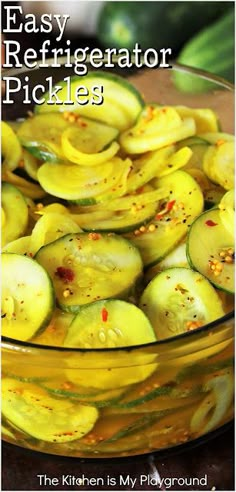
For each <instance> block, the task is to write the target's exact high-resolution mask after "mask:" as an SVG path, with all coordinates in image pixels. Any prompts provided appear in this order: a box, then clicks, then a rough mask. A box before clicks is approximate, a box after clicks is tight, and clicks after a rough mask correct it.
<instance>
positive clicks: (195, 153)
mask: <svg viewBox="0 0 236 492" xmlns="http://www.w3.org/2000/svg"><path fill="white" fill-rule="evenodd" d="M209 145H210V144H209V143H208V142H207V141H206V140H204V139H203V138H200V137H197V136H196V137H190V138H186V139H185V140H181V141H180V142H179V143H178V144H177V148H180V149H182V148H183V147H189V148H190V149H191V151H192V156H191V157H190V159H189V161H188V162H187V164H186V165H185V166H184V170H185V169H189V168H195V167H196V168H198V169H199V168H200V169H201V168H202V163H203V156H204V155H205V152H206V151H207V149H208V147H209Z"/></svg>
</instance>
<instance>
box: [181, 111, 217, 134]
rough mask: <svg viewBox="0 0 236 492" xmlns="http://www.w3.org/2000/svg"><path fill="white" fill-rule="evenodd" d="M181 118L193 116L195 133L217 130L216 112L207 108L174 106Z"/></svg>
mask: <svg viewBox="0 0 236 492" xmlns="http://www.w3.org/2000/svg"><path fill="white" fill-rule="evenodd" d="M174 108H175V109H176V111H177V113H178V114H179V115H180V117H181V118H193V119H194V121H195V123H196V133H197V134H199V133H207V132H217V131H219V121H218V117H217V115H216V113H215V112H214V111H213V110H212V109H209V108H197V109H196V108H189V107H187V106H174Z"/></svg>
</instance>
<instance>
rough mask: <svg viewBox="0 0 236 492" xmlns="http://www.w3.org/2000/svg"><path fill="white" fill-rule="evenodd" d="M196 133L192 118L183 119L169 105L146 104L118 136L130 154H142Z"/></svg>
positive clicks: (122, 145)
mask: <svg viewBox="0 0 236 492" xmlns="http://www.w3.org/2000/svg"><path fill="white" fill-rule="evenodd" d="M195 133H196V126H195V122H194V119H193V118H184V119H183V120H182V119H181V117H180V116H179V114H178V113H177V111H176V110H175V109H174V108H173V107H170V106H164V107H151V106H146V107H145V108H144V110H143V111H142V113H141V114H140V116H139V118H138V121H137V123H136V124H135V125H134V126H133V127H132V128H130V129H129V130H126V131H125V132H123V133H122V134H121V136H120V144H121V147H122V148H123V149H124V150H125V152H128V153H130V154H143V153H144V152H148V151H150V150H157V149H161V148H162V147H166V146H167V145H171V144H173V143H175V142H179V141H180V140H183V139H184V138H187V137H192V136H193V135H195Z"/></svg>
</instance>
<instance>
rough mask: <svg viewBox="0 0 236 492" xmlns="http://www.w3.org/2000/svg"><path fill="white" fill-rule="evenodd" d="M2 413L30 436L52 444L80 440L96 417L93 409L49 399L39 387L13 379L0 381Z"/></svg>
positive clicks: (65, 401) (92, 424)
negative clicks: (0, 383) (0, 386)
mask: <svg viewBox="0 0 236 492" xmlns="http://www.w3.org/2000/svg"><path fill="white" fill-rule="evenodd" d="M2 412H3V415H4V417H5V418H6V419H8V421H9V422H12V423H13V424H14V425H16V426H17V427H19V429H21V430H22V431H24V432H26V433H27V434H29V435H31V436H32V437H35V438H36V439H41V440H43V441H46V442H55V443H63V442H69V441H74V440H76V439H80V438H81V437H83V436H84V435H85V434H87V433H88V432H90V431H91V429H92V428H93V426H94V424H95V422H96V420H97V418H98V411H97V409H96V408H94V407H92V406H87V405H79V404H76V403H73V402H71V401H70V400H68V399H67V400H64V399H56V398H52V397H51V396H49V395H48V393H47V392H46V391H45V390H43V389H42V388H39V387H38V386H36V385H34V384H30V383H28V384H27V383H22V382H20V381H16V380H14V379H4V380H3V381H2Z"/></svg>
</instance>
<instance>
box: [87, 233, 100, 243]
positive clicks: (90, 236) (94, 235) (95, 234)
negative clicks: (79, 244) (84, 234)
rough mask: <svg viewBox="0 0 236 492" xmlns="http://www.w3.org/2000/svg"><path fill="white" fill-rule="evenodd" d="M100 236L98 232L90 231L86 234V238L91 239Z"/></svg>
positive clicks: (93, 239) (94, 239)
mask: <svg viewBox="0 0 236 492" xmlns="http://www.w3.org/2000/svg"><path fill="white" fill-rule="evenodd" d="M101 237H102V236H101V234H99V233H98V232H90V233H89V235H88V238H89V239H90V240H92V241H97V240H98V239H100V238H101Z"/></svg>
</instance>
